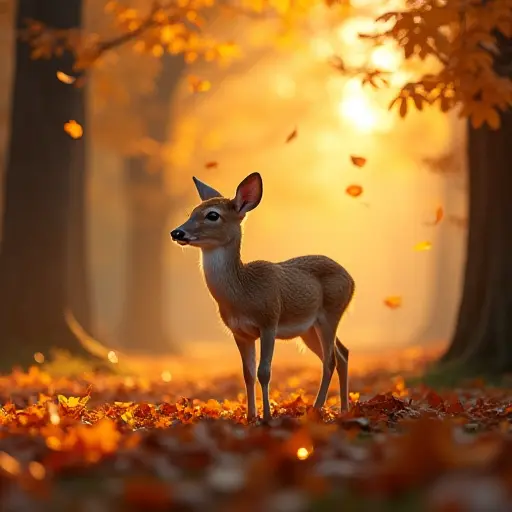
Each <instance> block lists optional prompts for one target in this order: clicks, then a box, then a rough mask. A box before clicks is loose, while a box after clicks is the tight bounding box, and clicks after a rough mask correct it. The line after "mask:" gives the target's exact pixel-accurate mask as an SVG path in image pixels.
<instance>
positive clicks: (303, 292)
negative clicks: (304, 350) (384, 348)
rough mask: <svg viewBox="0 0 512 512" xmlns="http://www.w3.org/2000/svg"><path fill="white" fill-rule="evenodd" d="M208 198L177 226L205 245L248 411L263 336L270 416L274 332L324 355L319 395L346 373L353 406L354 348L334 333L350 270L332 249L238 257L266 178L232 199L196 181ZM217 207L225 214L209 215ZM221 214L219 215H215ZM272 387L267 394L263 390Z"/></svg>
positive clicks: (207, 270) (245, 185)
mask: <svg viewBox="0 0 512 512" xmlns="http://www.w3.org/2000/svg"><path fill="white" fill-rule="evenodd" d="M195 182H196V186H197V188H198V191H199V193H200V195H201V197H202V198H205V200H204V201H203V202H202V203H201V204H200V205H199V206H197V207H196V208H195V209H194V210H193V212H192V213H191V215H190V218H189V219H188V220H187V221H186V222H185V223H184V224H183V225H182V226H180V227H179V228H177V230H175V231H173V232H172V233H174V234H176V232H177V231H178V230H181V231H182V232H183V233H185V237H184V238H183V240H181V241H180V240H177V241H178V242H180V243H182V244H187V245H192V246H196V247H199V248H201V250H202V264H203V270H204V275H205V280H206V284H207V286H208V289H209V290H210V293H211V294H212V296H213V298H214V299H215V300H216V302H217V303H218V307H219V314H220V316H221V318H222V320H223V322H224V324H225V325H226V326H227V327H228V328H229V329H230V330H231V331H232V333H233V336H234V337H235V341H236V342H237V345H238V348H239V350H240V353H241V356H242V361H243V365H244V377H245V381H246V386H247V392H248V416H249V417H254V415H255V412H256V411H255V405H254V398H253V397H251V395H252V394H253V393H254V380H255V365H256V362H255V356H254V343H255V341H256V339H258V338H261V345H262V347H261V350H262V357H261V361H260V366H259V368H258V379H259V380H260V383H261V384H262V389H263V400H264V417H265V419H269V416H270V406H269V404H268V380H269V379H270V363H271V359H272V353H273V343H274V339H275V338H278V339H290V338H294V337H297V336H300V337H301V338H302V339H303V341H304V342H305V344H306V345H307V346H308V347H309V348H310V349H311V350H312V351H313V352H314V353H315V354H316V355H317V356H318V357H319V358H320V359H321V360H322V361H323V368H324V369H323V376H322V383H321V386H320V389H319V392H318V395H317V399H316V401H315V406H316V407H322V406H323V405H324V403H325V399H326V395H327V388H328V386H329V382H330V380H331V377H332V372H333V371H334V367H335V366H336V369H337V370H338V375H339V378H340V396H341V404H342V409H343V410H346V409H347V408H348V391H347V371H348V368H347V367H348V349H347V348H346V347H344V346H343V345H342V344H341V342H340V341H339V340H338V339H337V338H336V329H337V326H338V323H339V321H340V320H341V317H342V315H343V313H344V311H345V310H346V308H347V306H348V304H349V302H350V300H351V299H352V296H353V293H354V281H353V279H352V278H351V276H350V275H349V273H348V272H347V271H346V270H345V269H344V268H343V267H342V266H341V265H339V264H338V263H336V262H335V261H334V260H332V259H330V258H328V257H326V256H317V255H313V256H301V257H297V258H292V259H289V260H286V261H283V262H280V263H271V262H268V261H252V262H250V263H243V262H242V261H241V258H240V245H241V240H242V229H241V222H242V220H243V218H244V217H245V213H246V212H247V211H250V210H252V209H253V208H255V207H256V206H257V205H258V204H259V202H260V200H261V195H262V183H261V178H260V176H259V175H257V174H252V175H250V176H248V177H247V178H246V179H245V180H244V181H243V182H242V183H241V184H240V185H239V187H238V189H237V194H236V196H235V198H234V199H226V198H224V197H221V196H220V194H219V193H218V192H217V191H215V190H214V189H212V188H211V187H208V186H207V185H205V184H203V183H201V182H199V181H198V180H195ZM211 212H216V214H218V215H219V218H218V219H216V220H211V219H209V218H208V217H207V216H208V215H209V214H210V215H211ZM214 217H215V214H214ZM265 394H267V396H265Z"/></svg>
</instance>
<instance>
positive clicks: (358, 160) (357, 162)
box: [350, 155, 366, 167]
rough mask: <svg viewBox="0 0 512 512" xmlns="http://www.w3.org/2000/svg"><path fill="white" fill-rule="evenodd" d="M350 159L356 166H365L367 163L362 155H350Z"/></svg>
mask: <svg viewBox="0 0 512 512" xmlns="http://www.w3.org/2000/svg"><path fill="white" fill-rule="evenodd" d="M350 160H352V163H353V164H354V165H355V166H356V167H363V166H364V164H366V158H364V157H362V156H352V155H351V156H350Z"/></svg>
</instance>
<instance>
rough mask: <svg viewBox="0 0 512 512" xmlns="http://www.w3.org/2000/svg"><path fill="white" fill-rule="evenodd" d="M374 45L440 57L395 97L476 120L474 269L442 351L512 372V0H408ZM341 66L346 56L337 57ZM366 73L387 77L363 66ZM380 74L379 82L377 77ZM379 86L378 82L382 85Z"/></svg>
mask: <svg viewBox="0 0 512 512" xmlns="http://www.w3.org/2000/svg"><path fill="white" fill-rule="evenodd" d="M379 21H381V22H383V23H385V25H383V29H382V31H378V30H377V31H376V32H375V33H374V34H366V35H363V37H366V38H368V39H370V40H372V41H374V42H375V43H376V44H380V43H382V42H384V41H386V40H388V41H393V42H395V43H396V44H397V45H398V46H399V47H400V48H401V50H402V51H403V54H404V56H405V58H406V59H407V60H418V59H421V60H424V59H426V58H430V59H436V60H437V62H438V65H439V71H438V72H437V73H432V74H428V75H425V76H423V77H421V78H420V79H418V80H417V81H415V82H413V83H408V84H406V85H405V86H404V87H403V88H402V89H401V91H400V93H399V95H398V96H397V98H396V99H395V100H394V101H393V103H392V104H391V106H390V108H392V107H396V108H398V110H399V113H400V116H402V117H404V116H405V115H406V114H407V112H408V110H409V109H410V107H413V108H416V109H419V110H422V109H423V108H424V107H427V106H430V105H436V106H438V107H439V108H440V109H441V110H442V111H443V112H447V111H449V110H450V109H454V108H457V109H459V112H460V116H461V117H467V118H468V119H469V121H468V125H467V130H468V142H467V156H468V166H469V174H468V185H469V217H468V237H467V255H466V271H465V278H464V288H463V294H462V301H461V304H460V309H459V315H458V321H457V326H456V329H455V333H454V335H453V338H452V341H451V344H450V346H449V348H448V350H447V351H446V353H445V354H444V356H443V357H442V362H443V363H457V364H460V365H462V366H464V367H465V368H467V369H468V370H471V371H485V372H510V371H512V343H511V340H512V315H511V312H512V265H511V263H510V262H511V261H512V237H511V236H510V229H511V228H510V226H512V201H511V200H510V197H509V196H510V191H511V190H512V172H511V162H512V144H511V141H512V111H511V106H512V39H511V38H512V4H511V3H510V0H492V1H486V0H484V1H481V0H447V1H445V2H439V1H437V0H421V1H420V2H416V1H413V0H409V1H408V2H407V6H406V8H405V9H404V10H403V11H400V12H388V13H385V14H383V15H382V16H381V17H380V18H379ZM339 65H340V67H341V68H343V65H342V63H339ZM363 75H365V76H364V79H365V80H366V81H367V82H369V83H372V82H373V83H375V82H376V78H384V79H385V74H382V73H381V72H380V70H365V71H364V72H363ZM377 81H378V80H377ZM377 85H378V84H377Z"/></svg>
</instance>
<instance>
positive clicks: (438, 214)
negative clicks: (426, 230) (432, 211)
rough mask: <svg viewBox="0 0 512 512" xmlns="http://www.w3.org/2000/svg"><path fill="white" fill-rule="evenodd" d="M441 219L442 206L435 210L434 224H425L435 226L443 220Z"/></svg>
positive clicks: (442, 214) (442, 213)
mask: <svg viewBox="0 0 512 512" xmlns="http://www.w3.org/2000/svg"><path fill="white" fill-rule="evenodd" d="M443 217H444V208H443V207H442V206H439V207H438V208H437V209H436V216H435V219H434V222H427V223H426V224H427V226H437V225H438V224H439V223H440V222H441V221H442V220H443Z"/></svg>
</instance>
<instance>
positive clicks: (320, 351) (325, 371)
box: [301, 324, 336, 409]
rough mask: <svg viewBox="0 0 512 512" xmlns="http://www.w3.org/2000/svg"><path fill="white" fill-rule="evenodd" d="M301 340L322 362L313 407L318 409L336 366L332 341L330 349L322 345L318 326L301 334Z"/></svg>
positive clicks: (326, 345)
mask: <svg viewBox="0 0 512 512" xmlns="http://www.w3.org/2000/svg"><path fill="white" fill-rule="evenodd" d="M325 331H326V332H328V331H329V329H328V328H325ZM334 334H335V333H334ZM301 338H302V341H304V343H305V344H306V345H307V347H308V348H309V349H310V350H311V351H312V352H314V353H315V354H316V355H317V356H318V358H319V359H320V361H322V380H321V382H320V387H319V389H318V393H317V395H316V398H315V402H314V405H313V406H314V407H315V408H317V409H320V408H322V407H323V405H324V404H325V400H326V399H327V392H328V391H329V385H330V383H331V380H332V375H333V373H334V368H335V366H336V361H335V351H334V341H333V342H332V343H331V345H330V347H329V346H328V343H324V342H323V339H325V338H324V337H323V336H322V328H321V327H320V326H318V327H316V324H315V326H314V327H311V328H310V329H309V330H308V331H306V332H305V333H304V334H302V336H301Z"/></svg>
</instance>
